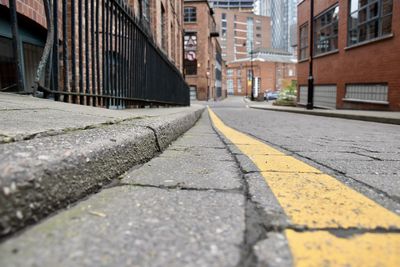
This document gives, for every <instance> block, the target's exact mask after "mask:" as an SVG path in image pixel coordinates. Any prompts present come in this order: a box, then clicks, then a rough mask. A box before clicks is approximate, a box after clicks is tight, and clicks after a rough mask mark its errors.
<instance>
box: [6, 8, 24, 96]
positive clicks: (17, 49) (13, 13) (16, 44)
mask: <svg viewBox="0 0 400 267" xmlns="http://www.w3.org/2000/svg"><path fill="white" fill-rule="evenodd" d="M9 5H10V17H11V27H12V37H13V38H12V45H13V52H14V58H15V63H16V67H17V68H16V69H17V83H16V84H17V90H18V91H19V92H21V91H24V72H23V68H22V43H21V40H20V38H19V32H18V19H17V6H16V1H15V0H9Z"/></svg>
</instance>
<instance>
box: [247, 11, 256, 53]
mask: <svg viewBox="0 0 400 267" xmlns="http://www.w3.org/2000/svg"><path fill="white" fill-rule="evenodd" d="M253 28H254V21H253V18H252V17H248V18H247V28H246V29H247V34H246V50H247V53H248V54H249V55H250V52H251V50H253V36H254V35H253Z"/></svg>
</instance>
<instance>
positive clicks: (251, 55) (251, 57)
mask: <svg viewBox="0 0 400 267" xmlns="http://www.w3.org/2000/svg"><path fill="white" fill-rule="evenodd" d="M243 46H246V43H244V44H243ZM250 70H251V95H250V99H251V101H254V70H253V41H250ZM246 96H247V87H246Z"/></svg>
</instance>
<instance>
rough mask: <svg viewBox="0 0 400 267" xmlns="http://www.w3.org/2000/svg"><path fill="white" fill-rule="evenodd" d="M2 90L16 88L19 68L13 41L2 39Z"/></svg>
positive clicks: (0, 69)
mask: <svg viewBox="0 0 400 267" xmlns="http://www.w3.org/2000/svg"><path fill="white" fill-rule="evenodd" d="M0 73H1V75H0V89H5V88H7V87H15V86H16V84H17V80H18V77H17V66H16V64H15V58H14V53H13V47H12V40H11V39H8V38H3V37H0Z"/></svg>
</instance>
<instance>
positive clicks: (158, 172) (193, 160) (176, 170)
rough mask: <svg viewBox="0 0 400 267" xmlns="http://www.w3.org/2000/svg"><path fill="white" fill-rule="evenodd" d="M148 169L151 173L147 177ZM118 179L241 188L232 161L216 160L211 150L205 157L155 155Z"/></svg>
mask: <svg viewBox="0 0 400 267" xmlns="http://www.w3.org/2000/svg"><path fill="white" fill-rule="evenodd" d="M210 158H212V159H213V160H210ZM150 172H151V173H152V175H151V176H150V177H149V175H148V174H149V173H150ZM233 174H236V177H234V176H233ZM122 182H123V183H133V184H148V185H153V186H161V185H162V186H166V187H182V188H197V189H219V190H226V189H236V190H237V189H239V188H240V187H241V181H240V179H239V175H238V169H237V166H236V163H235V161H233V160H231V161H220V160H219V159H218V158H216V156H215V154H213V153H212V152H211V153H210V154H208V158H206V157H196V156H185V155H183V156H180V157H179V158H170V157H159V158H155V159H153V160H151V161H150V162H148V163H146V164H145V165H144V166H143V167H141V168H139V169H137V170H135V171H133V172H131V173H130V174H129V175H128V176H127V177H126V178H125V179H124V180H123V181H122Z"/></svg>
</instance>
